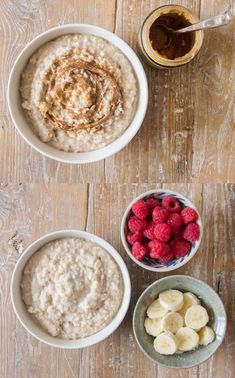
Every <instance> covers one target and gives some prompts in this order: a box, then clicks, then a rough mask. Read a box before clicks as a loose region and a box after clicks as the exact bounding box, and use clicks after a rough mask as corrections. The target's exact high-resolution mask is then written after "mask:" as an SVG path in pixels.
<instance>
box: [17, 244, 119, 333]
mask: <svg viewBox="0 0 235 378" xmlns="http://www.w3.org/2000/svg"><path fill="white" fill-rule="evenodd" d="M21 293H22V298H23V301H24V303H25V305H26V307H27V310H28V312H29V313H30V314H31V316H32V317H33V319H34V321H35V322H36V323H38V324H39V325H40V326H41V327H42V328H43V329H44V330H46V331H47V332H48V333H49V334H50V335H52V336H57V337H59V338H62V339H79V338H82V337H86V336H89V335H92V334H94V333H96V332H98V331H100V330H101V329H103V328H104V327H105V326H107V325H108V324H109V323H110V322H111V321H112V319H113V318H114V316H115V315H116V313H117V311H118V309H119V307H120V304H121V301H122V297H123V282H122V277H121V272H120V270H119V267H118V265H117V264H116V262H115V261H114V260H113V258H112V257H111V256H110V254H109V253H108V252H106V251H105V250H104V249H103V248H101V247H100V246H99V245H97V244H95V243H93V242H90V241H87V240H85V239H80V238H64V239H58V240H55V241H53V242H50V243H48V244H46V245H45V246H43V247H42V248H41V249H40V250H39V251H37V252H36V253H34V254H33V256H32V257H31V258H30V259H29V261H28V263H27V264H26V266H25V268H24V272H23V277H22V281H21Z"/></svg>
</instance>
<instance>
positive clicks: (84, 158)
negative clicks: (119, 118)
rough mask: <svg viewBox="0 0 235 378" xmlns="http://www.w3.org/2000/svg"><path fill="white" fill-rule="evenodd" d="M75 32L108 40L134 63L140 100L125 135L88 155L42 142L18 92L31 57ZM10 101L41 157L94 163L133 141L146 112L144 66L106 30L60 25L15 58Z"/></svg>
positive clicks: (19, 124) (12, 111)
mask: <svg viewBox="0 0 235 378" xmlns="http://www.w3.org/2000/svg"><path fill="white" fill-rule="evenodd" d="M74 33H83V34H93V35H96V36H98V37H102V38H104V39H106V40H108V41H109V42H110V43H112V44H114V45H115V46H116V47H118V48H119V49H120V50H121V51H122V52H123V54H125V55H126V56H127V58H128V59H129V61H130V63H131V64H132V67H133V70H134V72H135V76H136V79H137V85H138V90H139V100H138V104H137V108H136V113H135V115H134V118H133V120H132V122H131V124H130V125H129V127H128V128H127V129H126V130H125V131H124V132H123V134H122V135H121V136H120V137H119V138H117V139H116V140H115V141H114V142H112V143H110V144H109V145H107V146H106V147H104V148H101V149H98V150H94V151H89V152H77V153H75V152H64V151H60V150H57V149H56V148H54V147H52V146H49V145H48V144H46V143H43V142H42V141H41V140H40V139H39V137H38V136H37V135H36V134H35V133H34V132H33V130H32V127H30V126H29V123H28V121H27V119H26V117H25V113H24V110H23V108H22V106H21V101H20V92H19V85H20V78H21V73H22V71H23V69H24V67H25V65H26V64H27V62H28V60H29V58H30V57H31V55H32V54H33V53H34V52H35V51H36V50H38V48H39V47H41V46H42V45H44V44H45V43H47V42H49V41H51V40H53V39H55V38H57V37H60V36H62V35H65V34H74ZM7 101H8V107H9V110H10V114H11V118H12V120H13V122H14V125H15V127H16V128H17V130H18V131H19V133H20V134H21V136H22V137H23V138H24V139H25V140H26V142H27V143H29V144H30V145H31V147H33V148H34V149H35V150H37V151H38V152H40V153H41V154H42V155H44V156H47V157H49V158H51V159H54V160H57V161H61V162H64V163H71V164H78V163H79V164H82V163H90V162H95V161H98V160H102V159H105V158H107V157H109V156H111V155H114V154H115V153H117V152H118V151H120V150H121V149H122V148H124V147H125V146H126V145H127V144H128V143H129V142H130V141H131V139H132V138H133V137H134V136H135V134H136V133H137V131H138V130H139V128H140V126H141V124H142V122H143V120H144V116H145V113H146V110H147V105H148V84H147V79H146V75H145V72H144V69H143V66H142V64H141V62H140V60H139V58H138V57H137V55H136V54H135V52H134V51H133V50H132V49H131V47H130V46H128V44H127V43H126V42H124V41H123V40H122V39H121V38H119V37H118V36H116V35H115V34H113V33H111V32H109V31H107V30H105V29H102V28H99V27H97V26H94V25H88V24H68V25H62V26H57V27H55V28H53V29H50V30H48V31H46V32H44V33H42V34H40V35H38V36H37V37H36V38H34V39H33V40H32V41H31V42H30V43H29V44H28V45H27V46H26V47H25V48H24V49H23V51H22V52H21V53H20V55H19V56H18V58H17V59H16V61H15V64H14V65H13V68H12V70H11V73H10V77H9V82H8V91H7Z"/></svg>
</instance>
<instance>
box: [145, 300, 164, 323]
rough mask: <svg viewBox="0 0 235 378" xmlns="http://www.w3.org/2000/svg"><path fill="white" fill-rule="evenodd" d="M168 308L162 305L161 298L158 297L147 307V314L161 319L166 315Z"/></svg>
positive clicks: (152, 317)
mask: <svg viewBox="0 0 235 378" xmlns="http://www.w3.org/2000/svg"><path fill="white" fill-rule="evenodd" d="M166 313H167V309H166V308H164V307H162V305H161V304H160V301H159V299H156V300H155V301H154V302H153V303H151V305H150V306H149V307H148V309H147V315H148V317H149V318H151V319H159V318H162V317H163V316H164V315H166Z"/></svg>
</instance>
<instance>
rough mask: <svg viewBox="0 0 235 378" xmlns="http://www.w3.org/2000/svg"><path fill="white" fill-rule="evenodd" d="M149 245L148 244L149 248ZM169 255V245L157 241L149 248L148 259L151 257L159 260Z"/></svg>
mask: <svg viewBox="0 0 235 378" xmlns="http://www.w3.org/2000/svg"><path fill="white" fill-rule="evenodd" d="M150 243H152V242H150ZM150 243H149V246H150ZM170 253H171V250H170V247H169V245H167V244H166V243H163V242H161V241H159V240H154V246H153V247H152V248H151V251H150V257H152V258H153V259H161V258H162V257H163V256H166V255H168V254H170Z"/></svg>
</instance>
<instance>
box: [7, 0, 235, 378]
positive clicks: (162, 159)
mask: <svg viewBox="0 0 235 378" xmlns="http://www.w3.org/2000/svg"><path fill="white" fill-rule="evenodd" d="M173 2H174V3H176V4H181V5H185V6H186V7H188V8H189V9H191V10H192V11H194V12H195V13H196V14H198V15H199V16H200V17H201V18H205V17H208V16H212V15H214V14H216V13H218V12H220V11H223V10H225V9H226V8H227V7H228V6H229V5H233V4H232V0H215V1H213V2H212V1H210V2H209V1H206V0H201V1H200V0H191V1H190V0H185V1H183V0H182V1H178V0H174V1H173ZM168 3H170V1H154V0H151V1H150V0H142V1H141V0H117V1H114V0H109V1H102V0H94V1H92V0H77V1H75V0H57V1H56V0H50V1H49V0H48V1H45V0H44V1H39V0H34V1H19V0H1V1H0V5H1V17H0V30H1V33H0V51H1V66H0V70H1V73H0V91H1V92H0V93H1V97H0V183H1V188H0V227H1V241H0V246H1V252H0V266H1V268H0V293H1V302H0V303H1V307H0V311H1V326H0V340H1V343H2V346H1V353H0V377H3V378H41V377H43V378H65V377H69V378H72V377H79V378H88V377H89V378H119V377H122V378H132V377H133V378H140V377H141V378H152V377H158V378H168V377H169V378H171V377H172V378H186V377H190V378H194V377H200V378H207V377H209V378H212V377H213V378H223V377H226V378H232V377H234V376H235V362H234V359H235V270H234V268H233V265H234V264H235V245H234V239H233V238H234V228H235V225H234V212H235V185H233V184H230V183H234V182H235V169H234V162H235V153H234V123H233V104H234V102H233V101H234V45H233V43H234V22H233V25H230V26H228V27H226V28H222V29H217V30H214V31H208V32H207V33H206V35H205V42H204V45H203V48H202V51H201V53H200V54H199V56H198V57H197V58H196V59H195V60H194V61H193V62H192V63H191V64H189V65H187V66H185V67H182V68H180V69H176V70H174V71H164V70H163V71H154V70H152V69H151V68H149V67H147V66H146V65H145V66H144V67H145V70H146V73H147V76H148V80H149V83H150V85H149V94H150V100H149V108H148V112H147V115H146V118H145V121H144V123H143V126H142V127H141V130H140V131H139V133H138V135H137V136H136V137H135V138H134V140H133V141H132V142H131V143H130V144H129V145H128V146H127V147H126V148H125V149H124V150H123V151H121V152H120V153H118V154H117V155H116V156H114V157H111V158H109V159H106V160H105V161H101V162H98V163H95V164H88V165H83V166H69V165H65V164H61V163H56V162H54V161H52V160H49V159H46V158H43V157H42V156H41V155H40V154H38V153H37V152H35V151H33V150H32V149H31V148H30V147H29V146H28V145H27V144H26V143H25V142H24V141H23V140H22V138H21V137H20V136H19V134H18V133H17V132H16V131H15V129H14V127H13V125H12V122H11V120H10V117H9V113H8V110H7V105H6V92H5V88H6V85H7V79H8V73H9V70H10V68H11V67H12V64H13V62H14V59H15V58H16V56H17V54H18V53H19V52H20V51H21V50H22V48H23V47H24V46H25V44H26V43H28V42H29V41H30V40H31V39H32V38H33V37H35V36H36V35H37V34H38V33H40V32H42V31H44V30H46V29H48V28H50V27H53V26H55V25H58V24H64V23H72V22H86V23H92V24H96V25H99V26H102V27H104V28H106V29H109V30H111V31H114V32H115V33H117V34H118V35H119V36H121V37H122V38H123V39H124V40H125V41H127V42H128V43H129V44H130V45H131V46H132V47H133V48H134V49H135V50H136V39H137V32H138V29H139V27H140V24H141V22H142V21H143V20H144V18H145V16H146V15H147V14H148V13H149V12H150V11H151V10H152V9H154V8H156V7H157V6H159V5H162V4H168ZM159 187H164V188H170V189H177V190H178V191H180V192H182V193H183V194H185V195H188V196H189V198H191V199H192V200H193V201H194V202H195V204H196V205H197V206H198V209H199V210H200V211H201V215H202V218H203V223H204V237H203V242H202V245H201V248H200V250H199V251H198V253H197V254H196V256H195V257H194V258H193V259H192V260H191V261H190V262H189V263H188V264H187V265H186V266H184V267H182V268H181V269H179V270H178V271H177V273H182V274H189V275H192V276H193V277H197V278H200V279H202V280H204V281H206V282H207V283H209V284H210V285H211V286H212V287H214V289H215V290H216V291H217V292H218V293H219V295H220V296H221V298H222V300H223V302H224V304H225V306H226V310H227V315H228V332H227V336H226V338H225V341H224V342H223V345H222V346H221V347H220V348H219V350H218V351H217V352H216V354H215V355H214V356H213V357H212V358H211V359H210V360H209V361H208V362H205V363H204V364H202V365H200V366H199V367H195V368H192V369H189V370H181V371H177V370H173V369H166V368H163V367H160V366H158V365H155V364H153V363H152V362H151V361H150V360H148V359H147V358H146V357H145V356H144V355H143V354H142V352H141V351H140V350H139V348H138V347H137V345H136V343H135V340H134V338H133V333H132V329H131V317H132V313H133V308H134V305H135V302H136V300H137V298H138V296H139V295H140V293H141V292H142V291H143V290H144V288H145V287H146V286H148V285H149V284H150V283H151V282H153V281H154V280H156V279H158V278H160V277H163V276H164V274H154V273H148V272H147V271H143V270H142V269H140V268H138V267H137V266H136V265H135V264H134V263H133V262H132V261H131V260H130V259H129V258H128V257H127V256H126V254H125V252H124V250H123V247H122V245H121V242H120V234H119V228H120V220H121V216H122V213H123V211H124V209H125V207H126V206H127V204H128V203H129V202H130V201H131V200H132V199H133V198H134V197H135V196H136V195H137V194H138V193H141V192H143V191H145V190H148V189H151V188H159ZM61 228H78V229H82V230H87V231H90V232H94V233H96V234H97V235H99V236H101V237H104V238H105V239H106V240H108V241H109V242H110V243H111V244H113V245H114V247H115V248H117V250H118V251H119V252H120V253H121V254H122V256H123V257H124V259H125V261H126V263H127V265H128V269H129V272H130V275H131V281H132V300H131V305H130V309H129V312H128V314H127V316H126V318H125V320H124V322H123V323H122V325H121V326H120V327H119V329H118V330H117V331H116V332H115V333H114V334H113V335H112V336H110V337H109V338H108V339H107V340H106V341H104V342H102V343H100V344H98V345H97V346H94V347H91V348H88V349H84V350H81V351H66V350H57V349H53V348H50V347H47V346H46V345H44V344H42V343H40V342H38V341H37V340H35V339H34V338H32V337H31V336H29V335H28V334H27V333H26V331H25V330H24V328H23V327H22V326H21V325H20V323H19V322H18V321H17V320H16V317H15V314H14V312H13V309H12V306H11V303H10V279H11V274H12V270H13V268H14V265H15V263H16V261H17V259H18V258H19V256H20V253H21V252H22V250H23V248H24V247H25V246H27V245H28V244H29V243H31V242H32V241H33V240H35V239H36V238H37V237H39V236H41V235H43V234H44V233H47V232H49V231H52V230H56V229H61Z"/></svg>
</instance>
